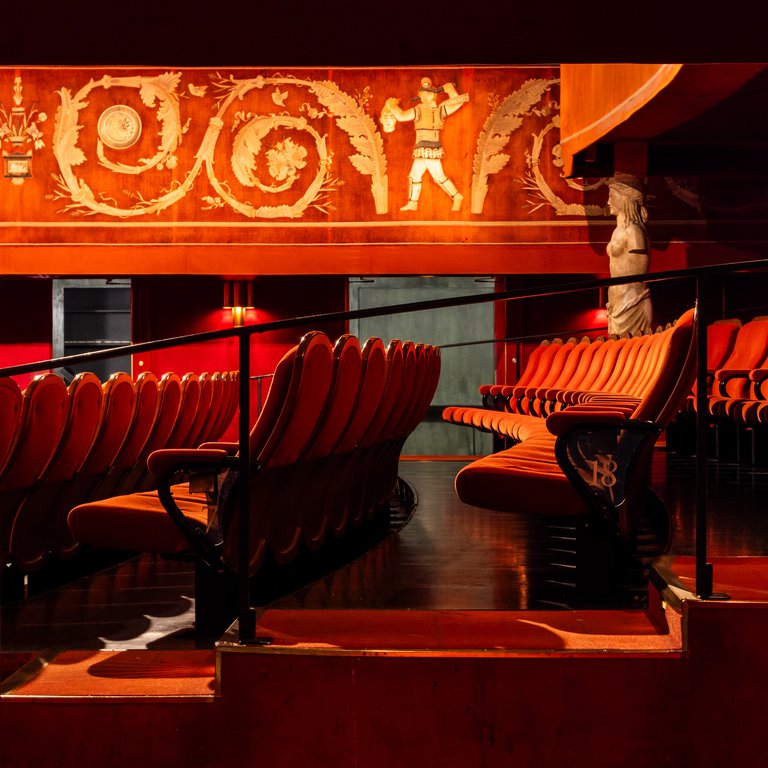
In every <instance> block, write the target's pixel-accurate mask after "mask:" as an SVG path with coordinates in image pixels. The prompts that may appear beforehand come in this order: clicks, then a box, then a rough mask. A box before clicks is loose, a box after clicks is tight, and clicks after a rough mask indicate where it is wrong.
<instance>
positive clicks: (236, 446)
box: [197, 442, 240, 456]
mask: <svg viewBox="0 0 768 768" xmlns="http://www.w3.org/2000/svg"><path fill="white" fill-rule="evenodd" d="M197 449H198V450H211V449H219V450H222V451H226V452H227V456H234V455H235V454H236V453H237V452H238V451H239V450H240V443H235V442H221V443H201V444H200V445H198V446H197Z"/></svg>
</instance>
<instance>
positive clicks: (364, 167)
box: [309, 80, 388, 214]
mask: <svg viewBox="0 0 768 768" xmlns="http://www.w3.org/2000/svg"><path fill="white" fill-rule="evenodd" d="M309 89H310V90H311V91H312V92H313V93H314V94H315V96H317V100H318V101H319V102H320V103H321V104H322V105H323V106H324V107H325V108H326V109H328V110H329V112H330V113H331V114H332V115H334V117H335V118H336V125H338V126H339V128H341V129H342V130H343V131H345V132H346V133H347V135H348V136H349V140H350V142H351V143H352V146H353V147H354V148H355V150H356V152H357V154H355V155H350V157H349V162H350V163H352V165H353V166H354V168H355V170H357V171H358V173H361V174H363V175H364V176H370V177H371V194H372V195H373V200H374V203H375V205H376V213H380V214H381V213H386V212H387V209H388V202H387V159H386V156H385V155H384V140H383V139H382V137H381V134H380V133H379V130H378V128H377V127H376V123H375V122H374V121H373V118H372V117H371V116H370V115H368V114H367V113H366V112H365V111H364V110H363V109H362V107H361V106H360V104H359V103H358V102H357V100H356V99H354V98H353V97H352V96H350V95H349V94H347V93H345V92H344V91H342V90H341V89H340V88H339V87H338V86H337V85H336V84H335V83H333V82H331V81H329V80H325V81H322V82H319V81H313V82H311V83H310V84H309Z"/></svg>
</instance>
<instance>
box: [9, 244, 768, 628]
mask: <svg viewBox="0 0 768 768" xmlns="http://www.w3.org/2000/svg"><path fill="white" fill-rule="evenodd" d="M766 268H768V259H760V260H754V261H744V262H734V263H730V264H717V265H713V266H706V267H689V268H686V269H677V270H669V271H666V272H653V273H646V274H642V275H630V276H627V277H616V278H602V279H593V280H586V281H583V282H579V283H572V282H571V283H565V284H560V285H553V286H548V287H546V288H542V289H539V290H536V289H530V288H525V289H517V290H510V291H501V292H498V293H488V294H480V295H472V296H459V297H454V298H446V299H432V300H429V301H419V302H410V303H402V304H392V305H388V306H382V307H372V308H369V309H357V310H350V311H344V312H326V313H322V314H315V315H304V316H300V317H294V318H286V319H284V320H275V321H271V322H267V323H255V324H252V325H245V326H240V327H235V328H231V329H224V330H220V331H206V332H203V333H195V334H188V335H184V336H176V337H172V338H168V339H162V340H158V341H147V342H141V343H138V344H129V345H125V346H120V347H115V348H113V349H109V350H97V351H94V352H84V353H81V354H78V355H69V356H66V357H59V358H51V359H49V360H42V361H38V362H35V363H24V364H21V365H12V366H5V367H3V368H0V376H14V375H18V374H22V373H33V372H35V371H40V370H48V369H50V368H56V367H63V366H65V365H72V364H78V363H87V362H91V361H94V360H105V359H109V358H113V357H119V356H122V355H125V354H127V353H128V354H137V353H142V352H150V351H154V350H158V349H167V348H170V347H177V346H184V345H187V344H197V343H201V342H206V341H213V340H219V339H227V338H233V337H235V338H237V339H238V366H239V371H240V376H239V396H240V414H239V421H238V441H239V459H240V472H239V484H238V485H239V488H238V498H239V503H240V509H239V513H238V514H239V515H240V520H239V525H240V531H239V540H240V549H239V552H238V565H239V573H240V575H239V590H240V594H239V606H240V611H239V620H240V630H239V636H240V641H241V642H249V641H253V640H254V638H255V629H256V613H255V611H254V609H253V608H252V607H251V604H250V595H251V592H250V579H249V577H248V570H249V552H248V544H249V541H250V536H249V529H250V515H249V509H250V503H249V502H250V498H249V496H250V472H251V461H250V445H249V435H250V429H251V425H250V418H249V416H250V338H251V336H253V335H254V334H261V333H268V332H270V331H277V330H285V329H290V328H297V327H302V326H304V327H307V326H310V327H312V326H316V325H318V324H324V323H331V322H337V321H349V320H359V319H364V318H369V317H382V316H388V315H395V314H404V313H409V312H422V311H427V310H432V309H445V308H451V307H461V306H469V305H472V304H482V303H486V302H490V301H493V302H496V301H511V300H515V299H533V298H542V297H544V296H554V295H562V294H567V293H577V292H582V291H587V290H590V289H594V288H603V287H608V286H612V285H622V284H624V283H630V282H639V281H644V282H660V281H669V280H676V279H680V278H688V279H693V280H694V281H695V283H696V293H697V298H698V303H699V327H700V328H706V322H707V318H708V317H709V314H710V313H709V308H708V306H707V305H708V298H707V295H706V290H705V289H706V287H707V286H708V285H709V284H711V281H712V280H714V279H715V278H716V277H718V276H722V275H726V274H733V273H735V272H745V271H753V270H754V271H756V270H760V269H766ZM706 350H707V346H706V333H699V336H698V363H697V365H698V368H697V406H698V408H697V418H696V429H697V446H696V489H697V494H696V502H697V503H696V512H697V514H696V533H695V536H696V593H697V594H698V595H699V597H701V598H705V599H708V598H716V597H719V595H716V594H714V593H713V591H712V565H711V564H710V563H707V542H706V531H707V504H706V461H707V446H706V436H705V428H706V416H705V409H706V375H707V373H706Z"/></svg>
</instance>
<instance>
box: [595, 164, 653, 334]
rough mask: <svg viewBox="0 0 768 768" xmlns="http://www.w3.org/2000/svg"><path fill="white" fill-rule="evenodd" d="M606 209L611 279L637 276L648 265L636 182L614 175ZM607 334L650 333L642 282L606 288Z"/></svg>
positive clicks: (643, 212)
mask: <svg viewBox="0 0 768 768" xmlns="http://www.w3.org/2000/svg"><path fill="white" fill-rule="evenodd" d="M608 188H609V192H608V208H609V210H610V212H611V213H612V214H613V215H615V216H616V229H614V230H613V233H612V235H611V240H610V242H609V243H608V247H607V251H608V258H609V260H610V270H611V277H626V276H628V275H641V274H644V273H646V272H648V267H649V264H650V256H649V250H650V248H649V241H648V231H647V229H646V228H645V222H646V221H647V220H648V211H647V210H646V208H645V205H644V204H643V193H642V191H641V185H640V181H639V179H637V178H635V177H634V176H629V175H622V174H617V175H616V176H614V177H613V178H612V179H611V181H610V182H609V185H608ZM606 306H607V309H608V333H615V334H619V335H620V334H622V333H628V332H629V333H638V332H645V331H648V330H650V327H651V317H652V308H651V296H650V291H649V290H648V288H647V286H646V285H645V283H641V282H636V283H625V284H624V285H612V286H610V288H608V304H607V305H606Z"/></svg>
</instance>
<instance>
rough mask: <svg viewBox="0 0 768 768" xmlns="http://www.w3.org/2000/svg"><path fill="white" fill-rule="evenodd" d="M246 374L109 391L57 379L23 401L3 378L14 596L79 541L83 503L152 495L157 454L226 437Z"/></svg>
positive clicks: (4, 555)
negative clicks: (72, 517) (75, 526)
mask: <svg viewBox="0 0 768 768" xmlns="http://www.w3.org/2000/svg"><path fill="white" fill-rule="evenodd" d="M237 377H238V375H237V373H236V372H231V373H230V372H225V373H213V374H209V373H203V374H201V375H197V374H195V373H187V374H186V375H184V376H183V377H179V376H178V375H177V374H175V373H166V374H165V375H163V376H162V377H161V378H160V379H159V380H158V379H157V377H156V376H155V375H154V374H152V373H149V372H146V373H142V374H141V375H140V376H139V377H138V378H137V379H136V381H134V380H133V379H132V378H131V377H130V376H129V375H128V374H126V373H115V374H113V375H112V376H111V377H110V378H109V379H108V380H107V381H106V382H104V383H103V384H102V382H101V381H100V380H99V379H98V378H97V377H96V376H95V375H94V374H92V373H80V374H78V375H77V376H75V378H74V379H73V381H72V382H71V384H70V385H69V386H68V387H67V385H66V384H65V383H64V381H63V380H62V379H61V378H60V377H59V376H58V375H57V374H55V373H44V374H41V375H39V376H37V377H35V378H34V379H33V380H32V382H30V384H29V385H28V386H27V387H26V389H25V390H24V391H23V392H22V391H21V390H20V389H19V387H18V385H17V384H16V382H15V381H13V380H12V379H9V378H4V379H0V559H1V563H0V564H1V565H2V566H3V568H2V571H3V578H4V587H7V586H8V584H9V583H11V582H12V581H14V580H15V581H16V582H18V581H19V579H20V578H21V579H23V574H24V573H29V572H33V571H35V570H37V569H39V568H40V567H41V566H42V565H43V564H45V563H46V561H48V560H49V559H50V558H51V556H52V555H55V556H57V557H59V558H63V559H68V558H71V557H72V556H74V555H75V554H76V552H77V551H78V549H79V542H78V541H77V540H76V539H74V538H73V537H72V535H71V533H70V530H69V527H68V525H67V522H66V520H67V514H68V513H69V511H70V509H72V508H73V507H74V506H77V504H80V503H82V502H84V501H87V500H90V499H98V498H104V497H107V496H110V495H113V494H115V493H120V492H125V491H126V490H135V489H142V488H149V487H152V486H153V483H154V477H153V476H152V475H151V474H150V473H149V472H148V471H147V469H146V459H147V457H148V456H149V455H150V453H151V452H153V451H155V450H157V449H159V448H165V447H177V448H182V447H188V446H194V445H197V444H198V443H200V442H201V441H206V440H212V439H216V438H218V437H220V436H221V435H222V434H223V432H224V430H225V429H226V427H227V426H228V424H229V423H230V421H231V420H232V417H233V415H234V412H235V410H236V408H237ZM6 592H7V593H8V594H14V590H13V589H11V588H8V589H6Z"/></svg>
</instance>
